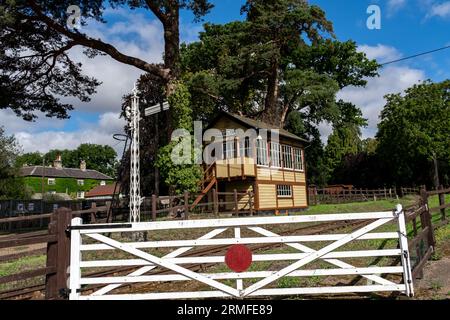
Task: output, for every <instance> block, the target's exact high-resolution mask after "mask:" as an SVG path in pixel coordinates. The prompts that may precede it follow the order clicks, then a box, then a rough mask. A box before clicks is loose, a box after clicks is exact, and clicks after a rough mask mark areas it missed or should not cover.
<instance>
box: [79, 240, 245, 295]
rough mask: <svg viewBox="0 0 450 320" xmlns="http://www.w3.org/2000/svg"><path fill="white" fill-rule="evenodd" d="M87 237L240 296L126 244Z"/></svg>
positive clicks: (228, 287)
mask: <svg viewBox="0 0 450 320" xmlns="http://www.w3.org/2000/svg"><path fill="white" fill-rule="evenodd" d="M87 236H89V237H91V238H93V239H95V240H97V241H100V242H103V243H106V244H108V245H110V246H112V247H114V248H116V249H119V250H122V251H125V252H128V253H130V254H132V255H134V256H137V257H139V258H142V259H144V260H147V261H149V262H152V263H154V264H156V265H159V266H161V267H164V268H167V269H170V270H172V271H175V272H177V273H180V274H183V275H185V276H186V277H188V278H190V279H192V280H197V281H199V282H202V283H205V284H207V285H209V286H211V287H213V288H216V289H218V290H220V291H222V292H225V293H228V294H230V295H232V296H235V297H239V296H240V293H239V291H238V290H237V289H234V288H232V287H230V286H227V285H225V284H223V283H220V282H218V281H216V280H213V279H210V278H208V277H205V276H203V275H201V274H198V273H195V272H193V271H191V270H189V269H186V268H183V267H180V266H179V265H176V264H174V263H171V262H168V261H163V259H161V258H158V257H156V256H154V255H151V254H149V253H146V252H144V251H141V250H139V249H136V248H133V247H132V246H130V245H128V244H125V243H121V242H119V241H116V240H113V239H111V238H108V237H106V236H103V235H100V234H87Z"/></svg>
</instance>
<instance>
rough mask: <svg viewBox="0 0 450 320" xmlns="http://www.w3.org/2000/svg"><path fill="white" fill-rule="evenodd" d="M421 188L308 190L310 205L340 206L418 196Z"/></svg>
mask: <svg viewBox="0 0 450 320" xmlns="http://www.w3.org/2000/svg"><path fill="white" fill-rule="evenodd" d="M419 193H420V189H419V188H404V187H402V188H399V190H398V191H397V190H396V189H395V188H381V189H341V188H324V189H318V188H315V187H312V188H308V200H309V205H318V204H338V203H349V202H363V201H377V200H380V199H385V200H387V199H397V198H398V197H403V196H407V195H418V194H419Z"/></svg>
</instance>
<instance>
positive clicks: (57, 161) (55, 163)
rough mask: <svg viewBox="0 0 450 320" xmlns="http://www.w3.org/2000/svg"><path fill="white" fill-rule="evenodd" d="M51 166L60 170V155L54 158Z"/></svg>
mask: <svg viewBox="0 0 450 320" xmlns="http://www.w3.org/2000/svg"><path fill="white" fill-rule="evenodd" d="M53 166H54V167H55V168H56V169H62V160H61V155H60V154H59V155H58V156H57V157H56V160H55V161H53Z"/></svg>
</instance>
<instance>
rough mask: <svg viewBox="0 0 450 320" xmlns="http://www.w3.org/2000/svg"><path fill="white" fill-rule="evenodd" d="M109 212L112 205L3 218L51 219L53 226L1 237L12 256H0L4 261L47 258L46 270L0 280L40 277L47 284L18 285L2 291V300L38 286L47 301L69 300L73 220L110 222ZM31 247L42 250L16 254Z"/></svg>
mask: <svg viewBox="0 0 450 320" xmlns="http://www.w3.org/2000/svg"><path fill="white" fill-rule="evenodd" d="M108 211H109V205H107V206H103V207H96V206H95V205H94V206H93V207H92V208H90V209H87V210H78V211H72V210H70V209H68V208H59V209H57V210H55V211H54V212H53V213H47V214H42V215H30V216H25V217H14V218H6V219H1V220H0V224H1V223H10V222H18V221H32V220H39V219H50V223H49V224H48V230H44V231H35V232H28V233H24V234H13V235H9V236H7V237H2V238H0V250H1V249H3V250H8V249H9V250H10V251H11V253H10V254H4V255H0V262H11V261H17V260H18V259H22V258H25V257H31V256H37V255H42V254H45V255H46V264H45V267H39V268H36V269H34V270H27V271H23V272H20V273H16V274H12V275H7V276H3V277H0V285H5V284H8V283H9V284H11V283H17V282H20V281H25V280H30V279H33V278H35V280H37V282H39V279H37V278H38V277H40V278H45V281H42V280H41V282H40V283H39V284H38V285H34V286H32V287H30V286H22V287H20V285H19V286H14V289H7V290H3V291H1V292H0V299H7V298H8V297H10V296H12V295H17V293H18V292H22V293H23V294H26V293H27V292H28V291H32V290H35V288H36V286H37V287H42V289H44V290H45V297H46V299H61V298H65V289H66V287H67V277H68V274H67V268H68V266H69V258H70V257H69V256H70V239H69V237H68V233H67V228H68V226H69V225H70V221H71V219H72V218H73V217H81V218H83V220H84V221H85V222H86V223H99V222H106V219H105V218H101V217H102V214H103V216H105V214H106V213H107V212H108ZM99 217H100V219H99ZM30 245H35V246H38V247H40V248H37V249H32V250H26V251H22V252H19V253H14V251H16V249H18V248H19V247H23V246H30Z"/></svg>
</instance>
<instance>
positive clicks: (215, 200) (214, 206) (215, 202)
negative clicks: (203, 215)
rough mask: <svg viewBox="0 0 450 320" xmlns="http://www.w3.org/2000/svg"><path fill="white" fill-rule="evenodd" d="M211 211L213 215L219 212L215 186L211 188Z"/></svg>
mask: <svg viewBox="0 0 450 320" xmlns="http://www.w3.org/2000/svg"><path fill="white" fill-rule="evenodd" d="M213 213H214V215H216V216H217V215H218V213H219V205H218V195H217V190H216V188H214V189H213Z"/></svg>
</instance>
